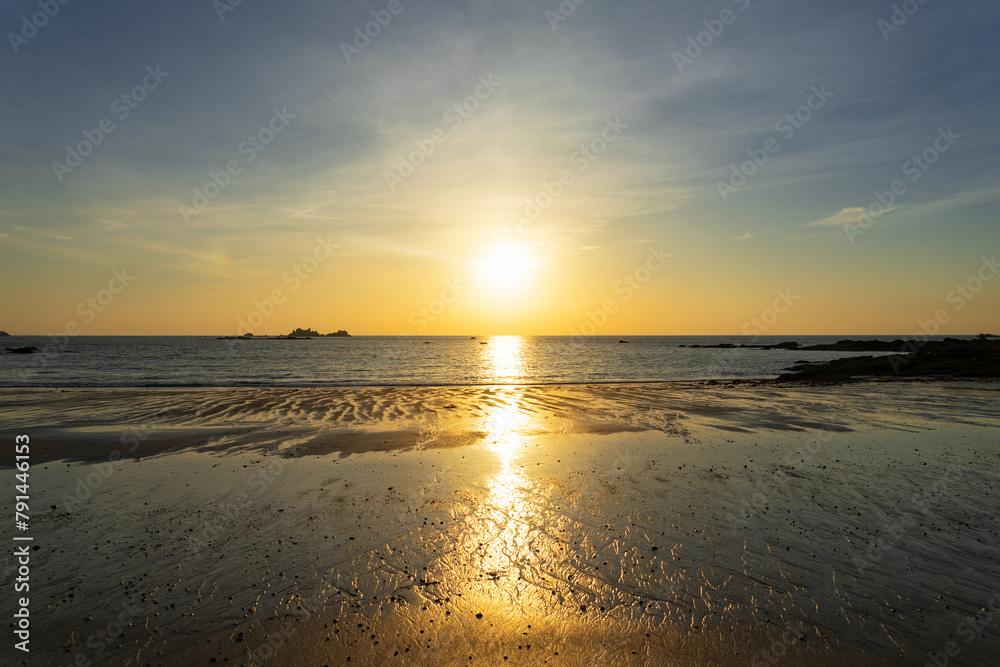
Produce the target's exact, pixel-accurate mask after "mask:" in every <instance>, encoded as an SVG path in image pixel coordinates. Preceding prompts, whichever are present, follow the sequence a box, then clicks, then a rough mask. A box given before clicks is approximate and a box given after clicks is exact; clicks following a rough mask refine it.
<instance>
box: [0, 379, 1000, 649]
mask: <svg viewBox="0 0 1000 667" xmlns="http://www.w3.org/2000/svg"><path fill="white" fill-rule="evenodd" d="M998 399H1000V385H998V384H996V383H989V382H985V383H958V382H942V383H923V382H894V383H862V384H854V385H849V386H809V387H789V386H780V385H775V384H774V383H736V384H721V385H714V386H707V385H703V384H671V385H663V384H658V385H627V386H548V387H452V388H431V387H423V388H421V387H414V388H366V389H328V390H321V389H268V390H260V389H197V390H194V389H176V390H174V389H171V390H137V389H128V390H126V389H121V390H111V389H95V390H78V389H74V390H0V415H2V421H0V424H2V427H3V431H4V432H5V433H8V434H10V435H11V437H12V436H13V434H15V433H28V434H29V435H31V438H32V465H33V468H32V477H31V479H32V486H31V495H32V530H31V532H32V534H33V535H34V536H35V542H34V544H35V545H36V546H37V547H38V549H37V550H36V551H33V552H32V563H31V567H32V570H31V607H32V619H33V631H32V643H31V646H32V652H31V654H30V657H29V659H28V660H27V661H25V662H24V664H29V665H70V664H77V665H85V664H114V665H157V664H164V665H175V664H185V665H199V664H233V665H239V664H244V665H254V664H271V665H325V664H329V665H345V664H354V665H458V664H461V665H468V664H473V665H496V664H503V665H536V664H548V665H592V666H597V665H705V664H718V665H730V664H732V665H744V664H756V665H768V664H775V665H801V664H810V665H812V664H817V665H844V664H848V665H850V664H857V665H869V664H870V665H878V664H901V663H904V664H924V663H925V662H928V661H929V657H928V653H930V654H939V653H940V654H941V655H942V656H945V657H948V660H949V663H948V664H990V663H991V661H992V659H993V657H994V656H995V654H996V652H997V650H998V649H1000V548H998V541H1000V537H998V531H1000V526H998V519H997V517H998V514H1000V466H998V453H1000V448H998V445H1000V430H998V428H997V426H998V425H1000V400H998ZM5 463H7V464H9V459H7V460H5ZM4 470H5V471H7V474H10V475H11V476H13V471H12V470H11V469H10V468H5V469H4ZM52 505H58V508H56V509H50V506H52ZM3 565H4V567H5V569H6V570H7V572H6V573H5V574H7V575H8V577H9V576H10V572H12V569H11V562H10V560H9V559H8V560H7V561H6V562H4V563H3ZM991 605H992V607H993V608H995V609H996V611H997V613H994V612H992V611H991ZM12 607H13V603H12V601H11V600H10V599H9V598H8V596H5V599H4V601H3V612H4V613H9V614H12V613H13V608H12ZM9 617H10V616H8V618H9ZM970 618H974V619H976V624H975V625H972V624H970V622H969V619H970ZM948 642H954V644H953V645H952V646H951V647H948ZM946 648H947V650H951V651H952V652H954V650H956V649H957V650H958V651H959V652H958V654H957V655H954V656H950V657H949V656H947V654H946V653H943V652H945V651H946ZM19 658H20V656H19V655H17V656H14V659H15V660H18V659H19ZM74 661H76V662H74Z"/></svg>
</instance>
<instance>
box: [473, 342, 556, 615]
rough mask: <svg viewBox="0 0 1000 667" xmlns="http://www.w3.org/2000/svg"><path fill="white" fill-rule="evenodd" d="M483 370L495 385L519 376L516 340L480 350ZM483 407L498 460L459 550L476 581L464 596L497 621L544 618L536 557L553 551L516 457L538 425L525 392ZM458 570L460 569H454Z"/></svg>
mask: <svg viewBox="0 0 1000 667" xmlns="http://www.w3.org/2000/svg"><path fill="white" fill-rule="evenodd" d="M483 348H484V349H483V352H482V354H483V364H484V366H485V367H486V368H487V369H488V372H489V374H490V375H492V376H493V377H495V378H497V379H498V380H502V379H504V378H516V377H519V376H521V375H522V373H523V370H524V363H525V352H524V346H523V341H522V339H520V338H518V337H515V336H505V337H497V338H492V339H491V340H490V344H489V345H488V346H483ZM485 407H486V415H485V416H484V418H483V421H482V423H481V424H480V430H482V431H483V432H484V433H486V438H485V439H484V441H483V445H484V446H485V448H486V449H487V450H489V451H490V452H493V453H494V454H495V455H496V464H495V467H493V469H492V470H491V471H489V472H488V473H486V475H485V477H484V479H483V481H482V483H481V485H480V487H481V488H483V489H485V490H486V493H485V494H484V496H483V497H482V499H481V502H480V503H479V504H478V506H477V507H476V510H475V512H474V513H473V514H472V515H471V516H470V517H469V520H468V521H467V522H466V525H465V530H464V531H463V535H462V538H461V540H460V541H461V542H462V543H464V547H465V548H464V549H460V550H459V551H458V553H461V554H463V560H464V561H465V562H464V563H463V565H464V566H465V568H467V569H468V570H469V571H468V572H467V573H462V574H463V576H465V577H467V581H470V582H475V583H474V585H473V586H472V587H471V590H469V589H467V591H468V592H467V597H472V598H474V599H475V601H476V603H477V604H478V605H480V606H481V607H482V608H483V609H488V610H489V613H491V614H492V615H493V617H494V619H496V618H497V617H500V618H503V617H506V618H508V619H510V620H513V619H516V618H522V617H523V615H524V614H525V613H526V612H534V613H539V612H544V611H545V606H546V603H547V602H549V601H548V600H547V599H546V598H545V596H544V595H542V593H546V592H548V591H547V590H543V589H541V588H539V586H538V583H539V580H540V579H541V578H542V577H541V576H540V575H541V570H542V559H544V558H551V557H552V556H553V551H555V550H556V549H557V547H555V546H554V541H553V540H552V539H551V538H549V537H548V536H547V532H548V531H547V529H546V524H547V523H548V521H547V517H546V516H545V514H546V513H545V510H544V507H545V503H544V502H540V501H541V498H540V497H539V496H540V494H541V493H542V491H541V490H540V489H539V487H538V486H537V484H535V482H534V481H533V480H532V479H530V478H529V477H528V475H526V474H525V473H524V469H523V466H522V464H521V463H520V461H521V457H522V455H523V453H524V450H525V448H526V447H527V446H528V436H527V434H529V433H531V432H532V431H533V430H534V429H536V428H537V426H538V425H537V424H535V423H534V422H533V419H532V414H533V412H532V411H531V410H529V409H527V406H526V404H525V393H524V391H523V390H521V389H518V388H510V389H505V390H503V391H502V392H500V393H498V394H497V395H496V399H495V401H494V402H493V403H492V404H491V405H489V406H485ZM456 572H461V568H456Z"/></svg>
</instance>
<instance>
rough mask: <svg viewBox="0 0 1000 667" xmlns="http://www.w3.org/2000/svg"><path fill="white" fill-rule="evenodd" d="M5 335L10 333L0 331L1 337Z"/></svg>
mask: <svg viewBox="0 0 1000 667" xmlns="http://www.w3.org/2000/svg"><path fill="white" fill-rule="evenodd" d="M3 336H10V334H9V333H7V332H6V331H0V337H3Z"/></svg>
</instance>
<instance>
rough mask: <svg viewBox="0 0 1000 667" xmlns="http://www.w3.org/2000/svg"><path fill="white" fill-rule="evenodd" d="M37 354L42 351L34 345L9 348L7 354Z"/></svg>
mask: <svg viewBox="0 0 1000 667" xmlns="http://www.w3.org/2000/svg"><path fill="white" fill-rule="evenodd" d="M35 352H40V350H39V349H38V348H37V347H35V346H34V345H29V346H27V347H8V348H7V354H34V353H35Z"/></svg>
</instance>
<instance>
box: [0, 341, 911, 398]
mask: <svg viewBox="0 0 1000 667" xmlns="http://www.w3.org/2000/svg"><path fill="white" fill-rule="evenodd" d="M844 338H855V339H865V338H866V339H871V338H874V337H871V336H868V337H864V336H799V337H784V336H777V337H758V338H755V339H751V338H748V337H741V336H728V337H727V336H626V337H625V338H619V337H617V336H614V337H609V336H487V337H479V338H470V337H468V336H464V337H462V336H453V337H447V336H438V337H435V336H429V337H421V336H412V337H396V336H358V337H351V338H320V339H310V340H218V339H216V338H215V337H214V336H213V337H208V336H204V337H202V336H134V337H133V336H78V337H70V338H63V339H61V340H56V339H51V338H48V337H32V336H13V337H10V338H3V339H0V348H2V347H22V346H29V345H30V346H36V347H39V348H40V349H41V352H39V353H35V354H0V386H3V387H225V386H261V387H272V386H409V385H442V386H449V385H494V384H497V385H499V384H512V385H526V384H585V383H627V382H662V381H703V380H712V379H719V380H731V379H740V378H742V379H750V378H761V379H766V378H774V377H776V376H777V375H778V374H779V373H780V372H781V371H782V370H783V369H785V368H787V367H789V366H790V365H792V364H793V363H795V362H796V361H799V360H809V361H824V360H829V359H835V358H838V357H845V356H852V355H850V354H849V353H843V352H804V351H786V350H747V349H692V348H690V347H681V346H682V345H684V346H690V345H693V344H697V345H710V344H717V343H733V344H737V345H738V344H742V343H746V344H767V343H779V342H782V341H786V340H794V341H797V342H798V343H800V344H802V345H809V344H816V343H829V342H834V341H837V340H842V339H844ZM880 338H882V339H891V338H905V336H881V337H880ZM619 340H627V341H628V343H627V344H624V343H620V342H619ZM862 354H865V353H862ZM869 354H878V353H869Z"/></svg>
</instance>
